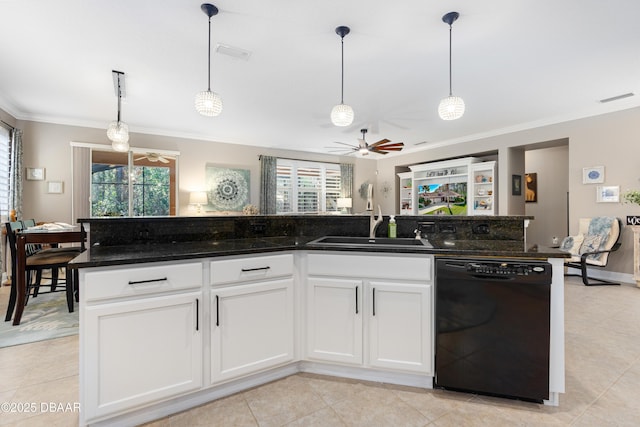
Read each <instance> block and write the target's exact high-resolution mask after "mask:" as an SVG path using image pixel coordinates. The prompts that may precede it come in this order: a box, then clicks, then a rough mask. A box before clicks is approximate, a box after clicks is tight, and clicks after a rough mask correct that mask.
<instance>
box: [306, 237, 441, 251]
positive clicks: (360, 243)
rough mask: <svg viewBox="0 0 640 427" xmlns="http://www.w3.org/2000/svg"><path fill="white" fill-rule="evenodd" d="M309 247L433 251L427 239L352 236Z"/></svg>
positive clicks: (313, 243) (315, 242)
mask: <svg viewBox="0 0 640 427" xmlns="http://www.w3.org/2000/svg"><path fill="white" fill-rule="evenodd" d="M307 244H308V245H311V246H313V245H318V246H352V247H367V248H370V247H411V248H414V249H432V248H433V246H431V243H429V242H428V241H427V240H425V239H412V238H397V239H390V238H388V237H376V238H375V239H370V238H368V237H350V236H324V237H321V238H319V239H316V240H313V241H311V242H309V243H307Z"/></svg>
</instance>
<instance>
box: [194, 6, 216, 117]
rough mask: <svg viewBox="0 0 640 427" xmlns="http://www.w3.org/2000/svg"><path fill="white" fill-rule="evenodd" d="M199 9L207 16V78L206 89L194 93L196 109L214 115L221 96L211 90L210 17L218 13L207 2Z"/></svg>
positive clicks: (206, 114) (204, 114) (209, 115)
mask: <svg viewBox="0 0 640 427" xmlns="http://www.w3.org/2000/svg"><path fill="white" fill-rule="evenodd" d="M200 9H202V11H203V12H204V13H205V15H207V16H208V17H209V48H208V49H207V57H208V60H209V62H208V71H207V75H208V80H207V90H203V91H202V92H198V93H197V94H196V110H197V111H198V113H200V114H202V115H203V116H207V117H215V116H217V115H219V114H220V113H221V112H222V98H220V95H218V94H217V93H215V92H211V17H212V16H214V15H217V14H218V8H217V7H215V6H214V5H212V4H209V3H203V4H202V5H201V6H200Z"/></svg>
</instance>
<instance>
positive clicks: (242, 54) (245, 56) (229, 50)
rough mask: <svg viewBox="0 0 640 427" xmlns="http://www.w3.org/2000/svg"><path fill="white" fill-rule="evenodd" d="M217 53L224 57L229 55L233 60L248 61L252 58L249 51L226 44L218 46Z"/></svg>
mask: <svg viewBox="0 0 640 427" xmlns="http://www.w3.org/2000/svg"><path fill="white" fill-rule="evenodd" d="M216 52H217V53H220V54H222V55H227V56H230V57H232V58H236V59H242V60H244V61H248V60H249V57H250V56H251V52H249V51H248V50H244V49H240V48H239V47H233V46H229V45H226V44H218V45H217V46H216Z"/></svg>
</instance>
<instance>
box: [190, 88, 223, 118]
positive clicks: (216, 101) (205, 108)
mask: <svg viewBox="0 0 640 427" xmlns="http://www.w3.org/2000/svg"><path fill="white" fill-rule="evenodd" d="M196 111H198V113H200V114H202V115H203V116H207V117H215V116H217V115H219V114H220V113H221V112H222V98H220V95H218V94H217V93H215V92H211V91H210V90H203V91H202V92H198V93H197V94H196Z"/></svg>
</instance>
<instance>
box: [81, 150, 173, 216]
mask: <svg viewBox="0 0 640 427" xmlns="http://www.w3.org/2000/svg"><path fill="white" fill-rule="evenodd" d="M130 156H131V157H130ZM91 158H92V160H91V216H94V217H95V216H164V215H175V210H176V208H175V207H176V200H175V199H176V197H175V194H176V191H175V189H176V181H175V176H176V159H175V158H174V157H173V156H168V155H159V154H157V153H143V154H140V153H131V154H130V153H117V152H113V151H99V150H93V151H92V154H91ZM130 165H131V166H130Z"/></svg>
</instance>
